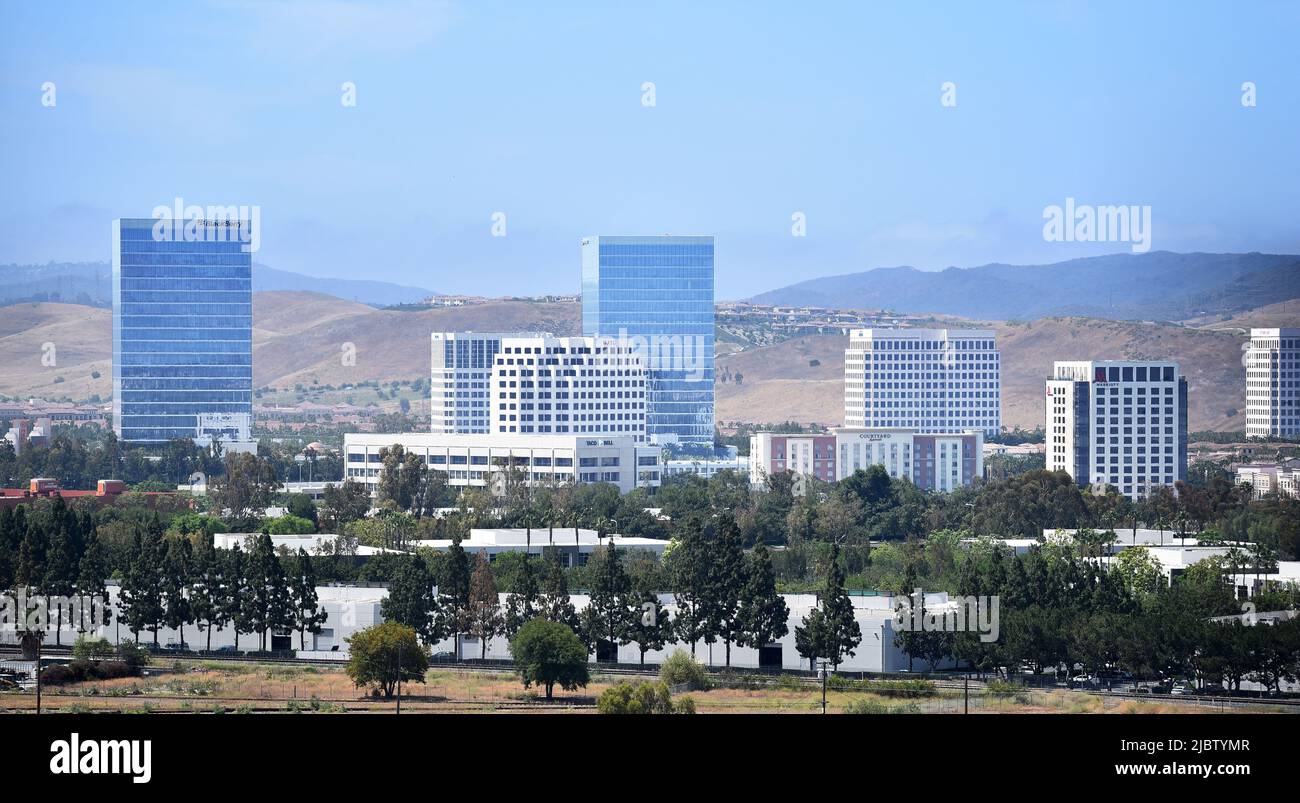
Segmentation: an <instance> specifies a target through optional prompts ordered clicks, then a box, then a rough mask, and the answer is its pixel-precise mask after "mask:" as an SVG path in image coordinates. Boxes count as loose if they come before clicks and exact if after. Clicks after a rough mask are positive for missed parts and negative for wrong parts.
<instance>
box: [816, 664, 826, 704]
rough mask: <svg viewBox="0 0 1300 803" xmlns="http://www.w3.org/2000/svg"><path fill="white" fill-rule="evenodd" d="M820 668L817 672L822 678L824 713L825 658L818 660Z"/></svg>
mask: <svg viewBox="0 0 1300 803" xmlns="http://www.w3.org/2000/svg"><path fill="white" fill-rule="evenodd" d="M817 664H818V666H819V669H818V670H817V674H818V675H819V676H820V677H821V679H822V713H823V714H825V713H826V674H827V673H826V659H825V658H823V659H821V660H819V661H818V662H817Z"/></svg>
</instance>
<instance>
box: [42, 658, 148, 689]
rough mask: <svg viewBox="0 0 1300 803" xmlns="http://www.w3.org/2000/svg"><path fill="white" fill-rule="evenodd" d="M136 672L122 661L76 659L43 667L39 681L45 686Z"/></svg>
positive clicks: (106, 678)
mask: <svg viewBox="0 0 1300 803" xmlns="http://www.w3.org/2000/svg"><path fill="white" fill-rule="evenodd" d="M137 674H139V670H138V669H135V668H132V667H129V666H127V665H126V664H125V663H123V662H122V661H98V662H93V661H85V660H81V659H77V660H74V661H72V662H71V663H68V664H54V665H53V666H47V667H45V668H44V669H42V670H41V683H43V684H44V685H46V686H62V685H64V684H66V683H80V682H82V681H84V680H112V679H113V678H125V677H131V676H134V675H137Z"/></svg>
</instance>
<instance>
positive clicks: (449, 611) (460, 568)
mask: <svg viewBox="0 0 1300 803" xmlns="http://www.w3.org/2000/svg"><path fill="white" fill-rule="evenodd" d="M469 584H470V568H469V558H468V557H467V556H466V555H465V549H464V548H463V547H462V546H461V545H460V538H459V537H458V536H453V537H452V540H451V548H450V549H448V550H447V557H446V559H445V560H443V561H442V571H441V573H440V576H439V577H438V594H439V595H440V596H441V597H442V599H441V600H440V603H441V606H442V609H443V611H444V615H445V617H446V620H447V623H448V627H449V628H450V630H451V632H452V633H454V634H455V635H456V658H457V659H459V658H460V636H461V634H462V633H464V632H466V631H467V630H468V629H469Z"/></svg>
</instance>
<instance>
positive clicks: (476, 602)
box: [469, 552, 504, 658]
mask: <svg viewBox="0 0 1300 803" xmlns="http://www.w3.org/2000/svg"><path fill="white" fill-rule="evenodd" d="M503 625H504V621H503V620H502V617H501V603H500V598H499V597H498V596H497V586H496V581H495V580H494V578H493V576H492V567H491V566H489V565H488V560H487V555H485V554H483V553H482V552H480V553H478V555H477V556H476V557H475V559H474V572H473V574H471V575H470V581H469V632H470V633H472V634H473V635H474V636H475V637H476V638H477V639H478V640H479V650H480V652H479V657H480V658H486V657H487V645H488V642H489V641H491V640H492V638H493V637H494V636H496V635H498V634H500V633H501V629H502V626H503Z"/></svg>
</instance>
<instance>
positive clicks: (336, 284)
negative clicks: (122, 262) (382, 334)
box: [0, 262, 434, 307]
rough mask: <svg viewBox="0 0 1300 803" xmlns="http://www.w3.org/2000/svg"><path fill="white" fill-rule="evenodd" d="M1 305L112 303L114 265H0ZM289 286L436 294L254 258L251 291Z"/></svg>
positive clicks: (371, 296)
mask: <svg viewBox="0 0 1300 803" xmlns="http://www.w3.org/2000/svg"><path fill="white" fill-rule="evenodd" d="M0 277H2V279H3V281H0V306H2V305H5V304H14V303H17V302H21V301H59V302H64V303H70V304H85V305H87V306H92V307H109V306H112V303H113V266H112V265H111V264H109V263H108V262H50V263H47V264H45V265H0ZM268 290H293V291H310V292H317V293H322V292H323V293H328V294H330V295H332V296H335V297H337V298H342V299H346V300H348V301H356V302H360V303H362V304H368V305H370V306H376V307H384V306H390V305H393V304H412V303H415V302H417V301H420V300H422V299H425V298H428V297H429V296H431V295H434V292H433V291H432V290H428V289H425V288H423V287H407V286H404V285H400V284H392V283H390V282H379V281H371V280H368V279H322V278H317V277H315V276H304V275H303V274H301V273H291V272H289V271H285V270H277V269H275V268H272V267H270V266H269V265H263V264H260V263H257V262H255V263H253V292H255V293H260V292H263V291H268Z"/></svg>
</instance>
